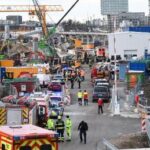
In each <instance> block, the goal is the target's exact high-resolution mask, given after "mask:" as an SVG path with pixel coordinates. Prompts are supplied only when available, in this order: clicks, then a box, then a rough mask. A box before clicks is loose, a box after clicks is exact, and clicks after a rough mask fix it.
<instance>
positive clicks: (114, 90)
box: [112, 18, 120, 115]
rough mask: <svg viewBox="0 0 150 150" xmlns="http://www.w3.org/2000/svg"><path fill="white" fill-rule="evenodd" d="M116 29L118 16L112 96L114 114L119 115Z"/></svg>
mask: <svg viewBox="0 0 150 150" xmlns="http://www.w3.org/2000/svg"><path fill="white" fill-rule="evenodd" d="M115 31H116V18H114V57H115V58H114V63H115V68H114V76H115V77H114V86H113V97H112V101H113V102H112V113H113V115H119V114H120V106H119V104H118V100H117V98H118V97H117V95H118V94H117V58H116V56H117V55H116V38H115Z"/></svg>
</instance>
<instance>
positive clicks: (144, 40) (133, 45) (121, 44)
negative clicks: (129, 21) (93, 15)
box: [108, 32, 150, 58]
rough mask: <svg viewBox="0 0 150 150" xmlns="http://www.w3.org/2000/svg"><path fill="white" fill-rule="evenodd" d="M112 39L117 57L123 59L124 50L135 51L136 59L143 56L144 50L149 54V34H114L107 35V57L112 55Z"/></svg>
mask: <svg viewBox="0 0 150 150" xmlns="http://www.w3.org/2000/svg"><path fill="white" fill-rule="evenodd" d="M114 37H115V41H116V42H115V43H116V44H115V47H116V53H117V55H121V57H122V58H124V50H137V57H142V56H143V55H144V51H145V49H149V51H148V52H150V34H149V33H141V32H116V33H110V34H108V51H109V57H111V55H114Z"/></svg>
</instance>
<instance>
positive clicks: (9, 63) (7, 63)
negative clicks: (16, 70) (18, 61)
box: [0, 60, 14, 67]
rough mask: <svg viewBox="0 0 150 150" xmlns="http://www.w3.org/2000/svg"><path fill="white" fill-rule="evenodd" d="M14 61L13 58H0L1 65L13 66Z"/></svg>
mask: <svg viewBox="0 0 150 150" xmlns="http://www.w3.org/2000/svg"><path fill="white" fill-rule="evenodd" d="M13 66H14V61H13V60H0V67H13Z"/></svg>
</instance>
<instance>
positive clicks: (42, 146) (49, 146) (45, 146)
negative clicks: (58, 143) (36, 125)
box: [40, 144, 52, 150]
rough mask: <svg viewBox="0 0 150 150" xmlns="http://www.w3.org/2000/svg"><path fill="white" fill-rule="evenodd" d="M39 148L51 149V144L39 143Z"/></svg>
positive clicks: (41, 149) (43, 149) (42, 149)
mask: <svg viewBox="0 0 150 150" xmlns="http://www.w3.org/2000/svg"><path fill="white" fill-rule="evenodd" d="M40 150H52V146H51V145H50V144H44V145H41V147H40Z"/></svg>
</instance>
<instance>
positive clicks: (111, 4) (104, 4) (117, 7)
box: [101, 0, 128, 15]
mask: <svg viewBox="0 0 150 150" xmlns="http://www.w3.org/2000/svg"><path fill="white" fill-rule="evenodd" d="M122 12H128V0H101V14H102V15H117V14H119V13H122Z"/></svg>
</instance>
